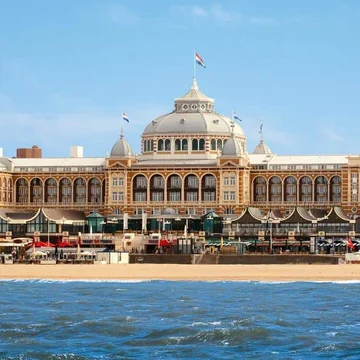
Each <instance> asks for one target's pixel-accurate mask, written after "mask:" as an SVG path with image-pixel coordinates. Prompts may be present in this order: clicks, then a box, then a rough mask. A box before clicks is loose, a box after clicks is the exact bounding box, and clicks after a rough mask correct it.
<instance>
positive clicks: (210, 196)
mask: <svg viewBox="0 0 360 360" xmlns="http://www.w3.org/2000/svg"><path fill="white" fill-rule="evenodd" d="M204 201H215V193H214V192H213V191H205V192H204Z"/></svg>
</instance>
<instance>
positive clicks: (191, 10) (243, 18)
mask: <svg viewBox="0 0 360 360" xmlns="http://www.w3.org/2000/svg"><path fill="white" fill-rule="evenodd" d="M170 12H171V14H172V15H174V16H179V15H182V16H189V15H191V16H193V17H196V18H207V19H212V20H215V21H217V22H219V23H240V22H243V23H247V24H253V25H259V26H271V25H276V24H277V23H278V21H277V20H275V19H273V18H270V17H266V16H255V15H246V14H243V13H241V12H239V11H235V10H230V9H227V8H225V7H224V6H223V5H222V4H220V3H213V4H211V5H210V6H208V7H206V8H205V7H201V6H198V5H192V6H185V5H184V6H173V7H171V8H170Z"/></svg>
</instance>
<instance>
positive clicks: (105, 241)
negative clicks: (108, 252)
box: [81, 239, 114, 245]
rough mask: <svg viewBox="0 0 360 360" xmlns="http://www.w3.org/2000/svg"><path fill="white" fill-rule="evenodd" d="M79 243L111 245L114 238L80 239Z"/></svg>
mask: <svg viewBox="0 0 360 360" xmlns="http://www.w3.org/2000/svg"><path fill="white" fill-rule="evenodd" d="M81 243H82V244H84V245H112V244H114V240H112V239H82V240H81Z"/></svg>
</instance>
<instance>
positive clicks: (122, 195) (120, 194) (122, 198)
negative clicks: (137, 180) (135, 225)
mask: <svg viewBox="0 0 360 360" xmlns="http://www.w3.org/2000/svg"><path fill="white" fill-rule="evenodd" d="M118 199H119V201H124V193H123V192H122V191H119V192H118Z"/></svg>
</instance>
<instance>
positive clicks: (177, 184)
mask: <svg viewBox="0 0 360 360" xmlns="http://www.w3.org/2000/svg"><path fill="white" fill-rule="evenodd" d="M170 185H171V187H174V188H179V187H181V179H180V178H178V177H172V178H171V182H170Z"/></svg>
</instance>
